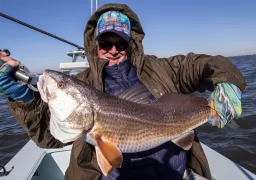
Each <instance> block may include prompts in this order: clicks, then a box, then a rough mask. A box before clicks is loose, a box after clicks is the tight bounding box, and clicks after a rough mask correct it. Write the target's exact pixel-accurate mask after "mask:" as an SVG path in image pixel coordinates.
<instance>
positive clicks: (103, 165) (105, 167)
mask: <svg viewBox="0 0 256 180" xmlns="http://www.w3.org/2000/svg"><path fill="white" fill-rule="evenodd" d="M95 151H96V157H97V161H98V165H99V167H100V169H101V171H102V173H103V174H104V176H107V175H108V174H110V172H111V171H112V170H113V168H114V167H113V166H111V165H110V164H109V162H108V161H107V160H106V158H105V157H104V156H103V154H102V152H101V151H100V149H99V147H98V146H96V147H95Z"/></svg>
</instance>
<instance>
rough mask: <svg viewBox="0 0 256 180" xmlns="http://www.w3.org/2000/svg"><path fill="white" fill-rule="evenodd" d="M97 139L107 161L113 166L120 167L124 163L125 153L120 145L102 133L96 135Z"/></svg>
mask: <svg viewBox="0 0 256 180" xmlns="http://www.w3.org/2000/svg"><path fill="white" fill-rule="evenodd" d="M95 141H96V143H97V146H98V147H99V150H100V152H101V153H102V155H103V156H104V157H105V159H106V161H108V163H109V164H110V165H111V166H113V167H117V168H120V167H121V165H122V163H123V155H122V153H121V151H120V150H119V149H118V147H117V146H116V145H115V144H114V143H112V142H110V141H108V140H105V139H104V137H103V138H102V136H100V135H95Z"/></svg>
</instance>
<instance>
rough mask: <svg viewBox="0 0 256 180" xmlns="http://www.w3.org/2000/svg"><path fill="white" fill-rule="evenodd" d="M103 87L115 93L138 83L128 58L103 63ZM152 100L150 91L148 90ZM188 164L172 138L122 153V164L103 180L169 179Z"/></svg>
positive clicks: (181, 173)
mask: <svg viewBox="0 0 256 180" xmlns="http://www.w3.org/2000/svg"><path fill="white" fill-rule="evenodd" d="M103 82H104V91H105V92H106V93H108V94H111V95H114V96H116V95H118V94H120V93H121V92H123V91H124V90H126V89H127V88H128V87H131V86H133V85H135V84H137V83H141V82H140V80H139V79H138V76H137V72H136V68H134V67H133V66H132V65H131V61H130V59H127V60H125V61H123V62H121V63H120V64H119V65H117V64H116V65H113V66H106V67H105V68H104V70H103ZM149 97H150V98H151V99H152V100H153V98H154V97H153V95H152V94H151V93H150V92H149ZM186 167H187V154H186V151H184V150H183V149H181V148H180V147H178V146H177V145H175V144H174V143H172V142H167V143H165V144H163V145H161V146H159V147H156V148H154V149H151V150H148V151H144V152H139V153H123V164H122V168H120V169H119V168H117V169H114V170H113V171H112V173H111V174H110V175H108V176H107V177H104V176H102V179H103V180H107V179H108V180H110V179H111V180H116V179H121V180H123V179H125V180H126V179H127V180H128V179H129V180H133V179H136V180H137V179H138V180H143V179H145V180H151V179H152V180H167V179H168V180H169V179H177V180H179V179H183V174H184V171H185V169H186Z"/></svg>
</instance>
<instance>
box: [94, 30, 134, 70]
mask: <svg viewBox="0 0 256 180" xmlns="http://www.w3.org/2000/svg"><path fill="white" fill-rule="evenodd" d="M129 46H130V44H129V42H127V41H125V40H123V38H121V37H120V36H118V35H117V34H115V33H110V32H109V33H104V34H102V35H101V36H100V37H99V38H98V40H97V50H98V57H99V58H101V59H107V60H109V64H108V66H112V65H114V64H119V63H120V62H122V61H124V60H125V59H127V58H128V56H129V53H130V47H129Z"/></svg>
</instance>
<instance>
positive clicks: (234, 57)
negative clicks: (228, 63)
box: [227, 54, 256, 60]
mask: <svg viewBox="0 0 256 180" xmlns="http://www.w3.org/2000/svg"><path fill="white" fill-rule="evenodd" d="M227 58H229V59H234V60H235V59H237V60H239V59H245V58H246V59H255V60H256V54H250V55H240V56H228V57H227Z"/></svg>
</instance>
